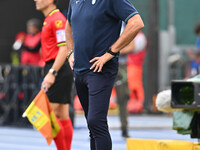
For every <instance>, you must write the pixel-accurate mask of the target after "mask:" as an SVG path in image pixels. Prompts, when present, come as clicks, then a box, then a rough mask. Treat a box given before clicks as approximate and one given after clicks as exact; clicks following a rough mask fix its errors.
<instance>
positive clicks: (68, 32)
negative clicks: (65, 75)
mask: <svg viewBox="0 0 200 150" xmlns="http://www.w3.org/2000/svg"><path fill="white" fill-rule="evenodd" d="M65 32H66V42H67V54H69V53H70V51H71V50H73V49H74V41H73V37H72V27H71V25H70V24H69V22H68V21H67V22H66V25H65ZM68 61H69V65H70V67H71V69H72V70H73V62H74V53H72V54H71V55H70V56H69V58H68Z"/></svg>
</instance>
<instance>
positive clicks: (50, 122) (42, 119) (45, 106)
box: [23, 89, 61, 145]
mask: <svg viewBox="0 0 200 150" xmlns="http://www.w3.org/2000/svg"><path fill="white" fill-rule="evenodd" d="M23 117H27V118H28V120H29V121H30V122H31V124H32V125H33V126H34V127H35V128H36V129H37V130H38V131H39V132H40V133H41V134H42V135H43V136H44V137H45V138H46V140H47V143H48V145H50V144H51V142H52V140H53V138H54V137H56V136H57V134H58V133H59V131H60V129H61V127H60V125H59V123H58V120H57V118H56V116H55V114H54V112H53V111H52V108H51V107H50V103H49V99H48V97H47V95H46V93H45V92H44V90H43V89H42V90H41V91H40V92H39V93H38V94H37V96H36V97H35V98H34V100H33V101H32V102H31V104H30V105H29V106H28V108H27V109H26V111H25V112H24V114H23Z"/></svg>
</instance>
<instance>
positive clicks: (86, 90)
mask: <svg viewBox="0 0 200 150" xmlns="http://www.w3.org/2000/svg"><path fill="white" fill-rule="evenodd" d="M117 72H118V62H117V61H116V62H115V61H109V62H107V63H106V64H105V65H104V66H103V69H102V72H100V73H97V72H95V73H94V72H93V71H89V72H86V73H84V74H79V73H75V85H76V90H77V94H78V97H79V99H80V103H81V105H82V107H83V110H84V112H85V117H86V120H87V125H88V129H89V133H90V147H91V150H111V149H112V141H111V137H110V133H109V130H108V124H107V114H108V108H109V102H110V95H111V92H112V88H113V85H114V81H115V78H116V76H117Z"/></svg>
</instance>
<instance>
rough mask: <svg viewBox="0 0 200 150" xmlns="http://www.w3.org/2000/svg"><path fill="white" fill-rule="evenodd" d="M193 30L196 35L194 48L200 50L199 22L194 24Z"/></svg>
mask: <svg viewBox="0 0 200 150" xmlns="http://www.w3.org/2000/svg"><path fill="white" fill-rule="evenodd" d="M194 31H195V33H196V35H197V39H196V48H197V50H198V51H200V22H199V23H197V24H196V26H195V29H194Z"/></svg>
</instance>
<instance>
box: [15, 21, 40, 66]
mask: <svg viewBox="0 0 200 150" xmlns="http://www.w3.org/2000/svg"><path fill="white" fill-rule="evenodd" d="M40 29H41V22H40V20H39V19H35V18H33V19H30V20H28V21H27V33H24V32H19V33H18V34H17V35H16V38H15V42H14V44H13V49H14V50H16V51H18V50H20V53H21V56H20V57H21V58H20V62H21V64H22V65H34V66H43V65H44V62H43V61H42V58H41V55H40V48H41V43H40V42H41V31H40Z"/></svg>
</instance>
